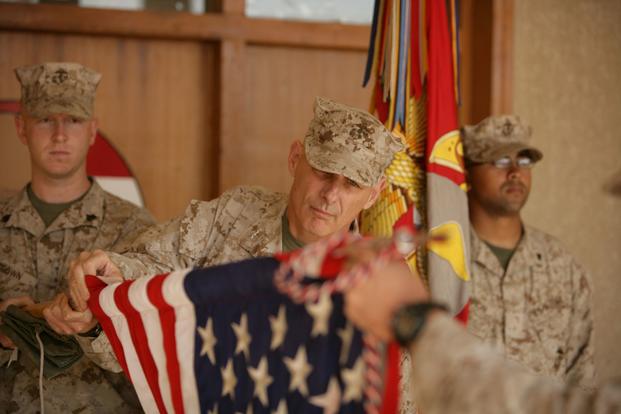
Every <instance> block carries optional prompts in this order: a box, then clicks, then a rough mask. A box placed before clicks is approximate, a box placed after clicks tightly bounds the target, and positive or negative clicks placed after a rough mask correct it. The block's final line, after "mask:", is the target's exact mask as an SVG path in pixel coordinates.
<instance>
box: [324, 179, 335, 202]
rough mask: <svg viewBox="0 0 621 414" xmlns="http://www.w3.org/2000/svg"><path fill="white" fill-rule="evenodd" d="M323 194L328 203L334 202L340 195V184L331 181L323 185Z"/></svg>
mask: <svg viewBox="0 0 621 414" xmlns="http://www.w3.org/2000/svg"><path fill="white" fill-rule="evenodd" d="M321 196H322V197H323V198H324V200H326V202H327V203H328V204H333V203H335V202H336V201H337V200H338V197H339V185H338V183H337V182H335V181H330V182H328V183H326V184H325V185H324V186H323V189H322V194H321Z"/></svg>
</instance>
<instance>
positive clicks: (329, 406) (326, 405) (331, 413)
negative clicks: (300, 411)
mask: <svg viewBox="0 0 621 414" xmlns="http://www.w3.org/2000/svg"><path fill="white" fill-rule="evenodd" d="M310 403H311V404H313V405H314V406H317V407H322V408H323V414H336V413H337V412H338V411H339V408H340V404H341V387H339V382H338V381H337V379H336V378H334V377H332V378H330V383H329V384H328V389H327V390H326V392H325V394H322V395H316V396H314V397H311V399H310Z"/></svg>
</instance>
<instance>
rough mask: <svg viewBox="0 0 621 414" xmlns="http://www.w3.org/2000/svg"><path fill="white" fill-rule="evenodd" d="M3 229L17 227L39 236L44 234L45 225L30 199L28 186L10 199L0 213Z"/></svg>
mask: <svg viewBox="0 0 621 414" xmlns="http://www.w3.org/2000/svg"><path fill="white" fill-rule="evenodd" d="M0 221H1V222H2V226H3V227H7V228H8V227H16V228H20V229H23V230H26V231H27V232H29V233H31V234H33V235H38V234H43V231H44V230H45V224H44V223H43V220H42V219H41V217H40V216H39V213H37V211H36V210H35V208H34V207H33V205H32V203H31V202H30V199H29V198H28V191H27V185H26V186H24V188H23V189H22V190H21V191H20V192H19V193H17V194H15V195H13V196H12V197H10V198H9V199H8V200H7V201H6V202H5V204H4V206H3V207H2V211H0Z"/></svg>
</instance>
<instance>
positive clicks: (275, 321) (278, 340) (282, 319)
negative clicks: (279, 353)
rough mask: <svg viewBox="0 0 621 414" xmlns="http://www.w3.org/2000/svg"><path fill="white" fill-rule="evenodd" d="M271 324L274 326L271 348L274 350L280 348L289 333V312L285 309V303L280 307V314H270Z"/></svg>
mask: <svg viewBox="0 0 621 414" xmlns="http://www.w3.org/2000/svg"><path fill="white" fill-rule="evenodd" d="M270 326H271V327H272V343H271V344H270V349H271V350H274V349H276V348H278V347H279V346H280V345H282V343H283V342H284V340H285V335H286V334H287V314H286V311H285V305H280V307H279V308H278V316H277V317H274V316H270Z"/></svg>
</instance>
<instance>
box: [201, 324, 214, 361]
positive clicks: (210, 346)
mask: <svg viewBox="0 0 621 414" xmlns="http://www.w3.org/2000/svg"><path fill="white" fill-rule="evenodd" d="M198 333H199V334H200V336H201V339H202V340H203V346H202V347H201V356H203V355H205V354H207V357H208V358H209V361H211V363H212V364H213V365H216V354H215V353H214V347H215V346H216V344H217V343H218V341H217V340H216V337H215V335H214V334H213V320H212V319H211V318H209V319H208V320H207V324H206V325H205V327H204V328H203V327H202V326H199V327H198Z"/></svg>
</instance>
